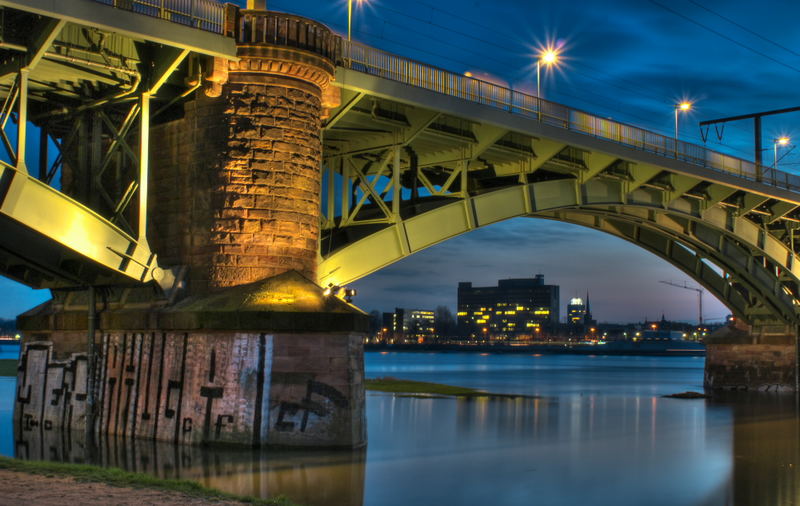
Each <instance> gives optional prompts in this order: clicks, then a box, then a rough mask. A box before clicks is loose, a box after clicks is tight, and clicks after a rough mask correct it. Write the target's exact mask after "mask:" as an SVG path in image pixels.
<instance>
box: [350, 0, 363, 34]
mask: <svg viewBox="0 0 800 506" xmlns="http://www.w3.org/2000/svg"><path fill="white" fill-rule="evenodd" d="M356 2H357V3H358V4H361V2H362V0H356ZM352 22H353V0H347V42H350V41H351V40H352V38H351V37H350V33H351V31H350V27H351V26H352Z"/></svg>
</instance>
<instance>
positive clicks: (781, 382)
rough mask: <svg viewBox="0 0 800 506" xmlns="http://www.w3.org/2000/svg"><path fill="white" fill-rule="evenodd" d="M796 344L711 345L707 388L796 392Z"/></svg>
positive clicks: (706, 374)
mask: <svg viewBox="0 0 800 506" xmlns="http://www.w3.org/2000/svg"><path fill="white" fill-rule="evenodd" d="M795 365H796V364H795V347H794V345H793V344H708V345H706V369H705V385H706V387H707V388H711V389H713V390H756V391H789V390H794V381H795V379H794V378H795Z"/></svg>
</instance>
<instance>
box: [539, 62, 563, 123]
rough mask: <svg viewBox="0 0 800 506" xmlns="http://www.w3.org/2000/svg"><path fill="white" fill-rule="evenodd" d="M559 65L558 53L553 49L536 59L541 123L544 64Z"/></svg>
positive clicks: (540, 118)
mask: <svg viewBox="0 0 800 506" xmlns="http://www.w3.org/2000/svg"><path fill="white" fill-rule="evenodd" d="M557 63H558V51H556V50H555V49H552V48H547V49H544V50H542V52H540V53H539V58H537V59H536V102H537V105H538V107H537V109H538V117H539V121H542V64H545V65H547V66H548V67H549V66H550V65H556V64H557Z"/></svg>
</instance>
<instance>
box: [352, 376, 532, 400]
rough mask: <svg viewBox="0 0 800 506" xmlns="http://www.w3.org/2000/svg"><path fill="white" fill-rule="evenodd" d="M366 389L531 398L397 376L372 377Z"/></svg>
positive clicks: (428, 393)
mask: <svg viewBox="0 0 800 506" xmlns="http://www.w3.org/2000/svg"><path fill="white" fill-rule="evenodd" d="M365 387H366V389H367V390H374V391H377V392H390V393H395V394H416V395H449V396H453V397H489V398H506V399H517V398H523V397H524V398H532V397H533V396H530V395H520V394H495V393H491V392H484V391H482V390H476V389H474V388H467V387H457V386H453V385H445V384H442V383H428V382H425V381H412V380H405V379H398V378H390V377H385V378H374V379H367V380H366V381H365Z"/></svg>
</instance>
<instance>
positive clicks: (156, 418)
mask: <svg viewBox="0 0 800 506" xmlns="http://www.w3.org/2000/svg"><path fill="white" fill-rule="evenodd" d="M361 342H362V337H361V334H357V333H333V334H331V333H326V334H314V333H308V334H263V333H261V334H253V333H230V332H187V333H175V332H131V333H108V334H105V335H103V336H102V342H101V343H98V344H99V345H100V348H101V354H100V356H101V357H102V358H101V359H100V362H99V364H98V365H97V369H96V374H95V385H96V415H95V431H96V432H97V433H101V434H111V435H117V436H124V437H137V438H144V439H156V440H160V441H167V442H176V443H182V444H208V443H223V444H237V445H246V446H262V445H280V446H331V447H336V446H342V447H359V446H363V445H364V444H365V443H366V427H365V425H364V411H363V409H364V390H363V364H364V362H363V361H364V358H363V357H364V355H363V347H362V346H361ZM53 347H54V346H53V343H52V342H44V341H42V342H32V343H26V344H25V347H24V350H23V355H22V361H21V365H20V370H19V373H18V384H19V391H18V397H17V417H18V427H20V430H22V431H25V432H29V431H34V430H36V431H45V432H49V431H56V430H59V429H67V430H85V428H86V394H87V392H86V387H85V386H86V370H87V369H86V355H85V354H73V355H71V356H70V357H68V358H66V359H64V360H56V359H54V358H53V356H54V354H53V351H52V350H53Z"/></svg>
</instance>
